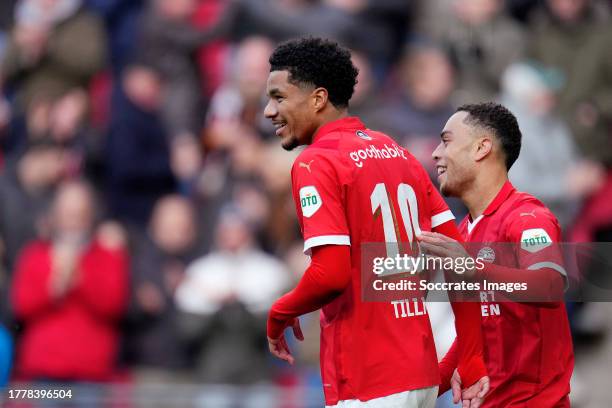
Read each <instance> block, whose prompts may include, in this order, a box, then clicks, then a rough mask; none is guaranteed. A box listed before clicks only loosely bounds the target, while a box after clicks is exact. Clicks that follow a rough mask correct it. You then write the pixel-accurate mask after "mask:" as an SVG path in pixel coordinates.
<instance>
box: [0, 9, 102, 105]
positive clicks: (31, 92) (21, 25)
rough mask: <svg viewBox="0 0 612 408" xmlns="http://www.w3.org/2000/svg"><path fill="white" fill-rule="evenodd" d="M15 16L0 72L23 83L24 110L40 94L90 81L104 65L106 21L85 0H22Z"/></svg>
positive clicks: (19, 95) (20, 102) (0, 75)
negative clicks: (92, 12) (92, 10)
mask: <svg viewBox="0 0 612 408" xmlns="http://www.w3.org/2000/svg"><path fill="white" fill-rule="evenodd" d="M15 16H16V17H15V27H14V28H13V31H12V33H11V36H10V39H9V44H8V48H7V50H6V54H5V57H4V58H3V61H2V64H1V66H0V78H1V81H4V82H8V83H10V84H15V85H17V86H18V87H17V98H18V100H17V103H18V106H19V108H20V110H21V111H23V109H24V108H25V107H26V106H28V105H29V103H30V102H31V101H32V100H33V99H34V98H35V97H41V96H44V97H46V98H50V99H55V98H57V97H58V96H60V95H62V94H64V93H66V92H67V91H68V90H71V89H73V88H78V87H86V86H87V84H88V83H89V81H90V79H91V78H92V76H93V75H94V74H95V73H96V72H98V71H99V70H100V69H102V68H103V67H104V64H105V62H106V33H105V31H104V27H103V25H102V22H101V20H100V19H99V18H98V17H97V16H96V15H94V14H91V13H89V12H88V11H86V10H84V9H83V7H82V2H81V1H80V0H55V1H38V0H21V1H19V2H18V3H17V5H16V8H15Z"/></svg>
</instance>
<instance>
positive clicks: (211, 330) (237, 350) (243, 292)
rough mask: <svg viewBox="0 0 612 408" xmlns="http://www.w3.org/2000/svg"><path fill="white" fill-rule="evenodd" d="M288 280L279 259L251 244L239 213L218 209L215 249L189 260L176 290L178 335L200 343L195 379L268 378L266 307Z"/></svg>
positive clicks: (249, 232)
mask: <svg viewBox="0 0 612 408" xmlns="http://www.w3.org/2000/svg"><path fill="white" fill-rule="evenodd" d="M289 279H290V276H289V273H288V272H287V271H286V270H285V267H284V266H283V264H282V263H280V262H279V261H278V260H276V259H275V258H273V257H272V256H270V255H267V254H265V253H264V252H262V251H261V250H260V249H258V248H257V245H256V243H255V237H254V236H253V231H252V230H251V227H250V226H249V224H248V221H247V220H246V218H245V217H244V215H243V214H241V213H240V212H239V211H238V210H237V209H236V208H235V207H228V208H226V209H224V211H223V212H222V214H221V216H220V218H219V224H218V226H217V228H216V230H215V249H214V250H213V252H211V253H210V254H208V255H206V256H204V257H202V258H200V259H198V260H196V261H194V262H193V263H192V264H190V265H189V267H188V268H187V271H186V276H185V279H184V280H183V281H182V282H181V283H180V285H179V287H178V288H177V290H176V303H177V306H178V308H179V309H180V310H181V312H183V317H182V321H183V331H184V334H185V336H186V337H187V338H192V339H193V341H195V342H197V343H198V344H200V345H203V347H201V348H200V350H199V352H198V357H197V358H196V360H197V363H196V364H197V372H198V375H199V378H200V380H202V381H206V382H229V383H250V382H255V381H261V380H262V379H264V378H268V374H269V371H268V368H269V367H268V365H267V364H266V357H267V356H266V354H267V353H266V351H265V348H264V346H265V342H266V333H265V321H266V312H267V310H268V308H269V307H270V305H271V304H272V302H273V300H274V298H275V297H276V296H278V295H279V294H280V293H281V292H282V291H283V290H284V289H286V288H287V286H288V284H289Z"/></svg>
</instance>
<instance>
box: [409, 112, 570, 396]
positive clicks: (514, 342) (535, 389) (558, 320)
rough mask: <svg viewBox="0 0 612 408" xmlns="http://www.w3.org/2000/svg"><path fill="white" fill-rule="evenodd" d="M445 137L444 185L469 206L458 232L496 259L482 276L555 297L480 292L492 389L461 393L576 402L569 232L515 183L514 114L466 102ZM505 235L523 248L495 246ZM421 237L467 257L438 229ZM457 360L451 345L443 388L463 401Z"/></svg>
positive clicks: (517, 141)
mask: <svg viewBox="0 0 612 408" xmlns="http://www.w3.org/2000/svg"><path fill="white" fill-rule="evenodd" d="M441 138H442V141H441V142H440V144H439V145H438V147H437V148H436V150H435V151H434V152H433V154H432V156H433V158H434V160H435V161H436V167H437V169H438V181H439V182H440V190H441V191H442V193H443V194H444V195H446V196H454V197H459V198H460V199H461V200H462V201H463V203H464V204H465V205H466V206H467V208H468V210H469V215H468V216H467V217H466V218H465V219H464V220H463V222H462V223H461V225H460V227H459V230H460V232H461V235H462V237H463V238H464V239H465V241H469V242H472V243H478V244H477V245H478V247H480V246H482V248H481V250H480V253H481V254H483V255H486V258H487V259H488V260H489V261H490V263H488V264H487V266H486V267H485V268H484V270H483V275H482V276H481V278H484V279H487V280H489V281H496V282H514V283H526V284H527V287H528V288H531V289H528V292H527V293H529V294H530V295H533V296H536V297H538V298H539V297H542V296H543V295H546V294H550V295H551V297H552V298H553V299H551V300H555V301H551V302H537V303H536V302H532V303H529V302H526V301H524V300H525V299H523V301H522V302H518V301H504V302H500V301H499V300H500V299H495V294H493V293H492V292H481V295H480V300H481V315H482V316H481V324H482V332H483V335H484V348H485V363H486V365H487V371H488V373H489V375H490V381H491V383H490V387H491V390H490V392H489V394H488V395H487V397H486V399H484V402H483V401H482V399H480V398H477V397H476V398H473V394H472V395H466V394H469V391H468V392H464V395H463V398H464V400H467V401H468V403H469V404H470V405H468V406H470V407H478V406H480V404H482V406H483V407H504V408H505V407H528V408H531V407H534V408H535V407H537V408H540V407H546V408H548V407H569V397H568V395H569V391H570V387H569V381H570V377H571V374H572V369H573V366H574V355H573V350H572V339H571V335H570V329H569V324H568V320H567V314H566V310H565V306H564V303H563V301H562V294H563V288H564V286H565V280H566V279H567V274H566V272H565V269H564V267H563V260H562V255H561V251H559V248H558V246H557V245H555V244H554V243H558V242H559V241H560V239H561V231H560V227H559V224H558V222H557V220H556V218H555V216H554V215H553V214H552V213H551V212H550V210H548V208H546V207H545V206H544V205H543V204H542V203H541V202H540V201H538V200H537V199H536V198H534V197H533V196H531V195H529V194H526V193H522V192H519V191H517V190H516V189H515V188H514V187H513V186H512V184H511V183H510V181H509V180H508V170H509V169H510V167H511V166H512V164H513V163H514V161H515V160H516V158H517V157H518V155H519V151H520V147H521V132H520V130H519V126H518V123H517V121H516V118H515V117H514V115H513V114H512V113H511V112H510V111H508V110H507V109H506V108H504V107H503V106H501V105H498V104H494V103H482V104H474V105H464V106H461V107H459V108H458V110H457V112H456V113H455V114H454V115H453V116H451V118H450V119H449V120H448V122H447V123H446V126H445V127H444V130H442V133H441ZM542 160H546V158H542ZM534 177H537V175H534ZM501 242H507V243H514V244H515V245H513V246H512V249H509V248H508V246H507V245H506V248H505V249H504V248H503V246H501V245H497V246H495V243H501ZM421 244H422V248H425V249H426V250H427V251H428V252H429V253H431V254H434V255H438V256H443V257H446V256H467V254H466V253H465V252H464V253H463V254H461V252H462V251H463V250H462V249H461V248H460V246H459V245H453V240H452V239H450V238H447V237H444V236H441V235H439V234H435V233H434V234H431V233H427V232H424V233H423V234H422V237H421ZM458 248H459V249H458ZM494 248H498V249H497V250H496V249H494ZM476 249H477V248H475V249H474V251H475V250H476ZM496 251H497V252H498V253H496ZM508 252H511V253H508ZM457 254H459V255H457ZM537 292H542V293H540V294H539V295H538V294H537ZM456 358H457V356H456V348H455V345H453V346H452V347H451V349H450V350H449V352H448V353H447V355H446V356H445V358H444V359H443V361H442V362H441V364H440V370H441V375H442V386H441V390H440V391H441V392H442V391H444V390H446V389H448V387H449V386H451V385H452V387H453V396H454V399H455V401H458V400H459V399H460V397H461V395H460V394H461V391H460V389H459V388H460V384H461V376H460V374H458V373H457V372H455V367H456ZM464 404H465V401H464ZM464 406H465V405H464Z"/></svg>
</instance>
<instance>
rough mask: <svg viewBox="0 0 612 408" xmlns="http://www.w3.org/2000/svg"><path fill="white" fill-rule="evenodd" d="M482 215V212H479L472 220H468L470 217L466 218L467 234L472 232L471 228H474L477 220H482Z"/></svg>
mask: <svg viewBox="0 0 612 408" xmlns="http://www.w3.org/2000/svg"><path fill="white" fill-rule="evenodd" d="M482 217H484V214H480V215H479V216H478V217H477V218H476V219H475V220H474V221H472V222H470V219H469V218H468V222H467V230H468V234H471V233H472V230H473V229H474V227H475V226H476V224H478V222H479V221H480V220H482Z"/></svg>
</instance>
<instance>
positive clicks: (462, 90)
mask: <svg viewBox="0 0 612 408" xmlns="http://www.w3.org/2000/svg"><path fill="white" fill-rule="evenodd" d="M421 6H422V8H423V10H422V13H423V14H424V15H423V18H421V19H419V21H418V29H419V31H421V32H422V33H424V34H426V36H427V37H430V38H433V39H434V40H436V41H437V42H439V43H440V44H442V45H443V46H445V47H448V50H449V51H450V53H451V56H452V58H453V61H454V63H455V64H456V66H457V95H456V98H457V100H456V101H455V103H456V104H461V103H465V102H475V101H477V102H478V101H482V100H490V99H493V98H494V97H495V96H496V95H497V93H498V91H499V79H500V77H501V74H502V73H503V72H504V69H506V67H507V66H508V65H510V64H511V63H512V62H515V61H517V60H518V59H520V58H521V57H522V56H523V53H524V49H525V40H526V38H525V33H524V32H523V29H522V27H521V26H520V25H519V24H518V23H516V22H515V21H513V20H512V19H510V18H509V17H508V16H507V15H506V14H505V13H504V7H503V6H504V2H503V0H470V1H463V0H427V1H422V2H421Z"/></svg>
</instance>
